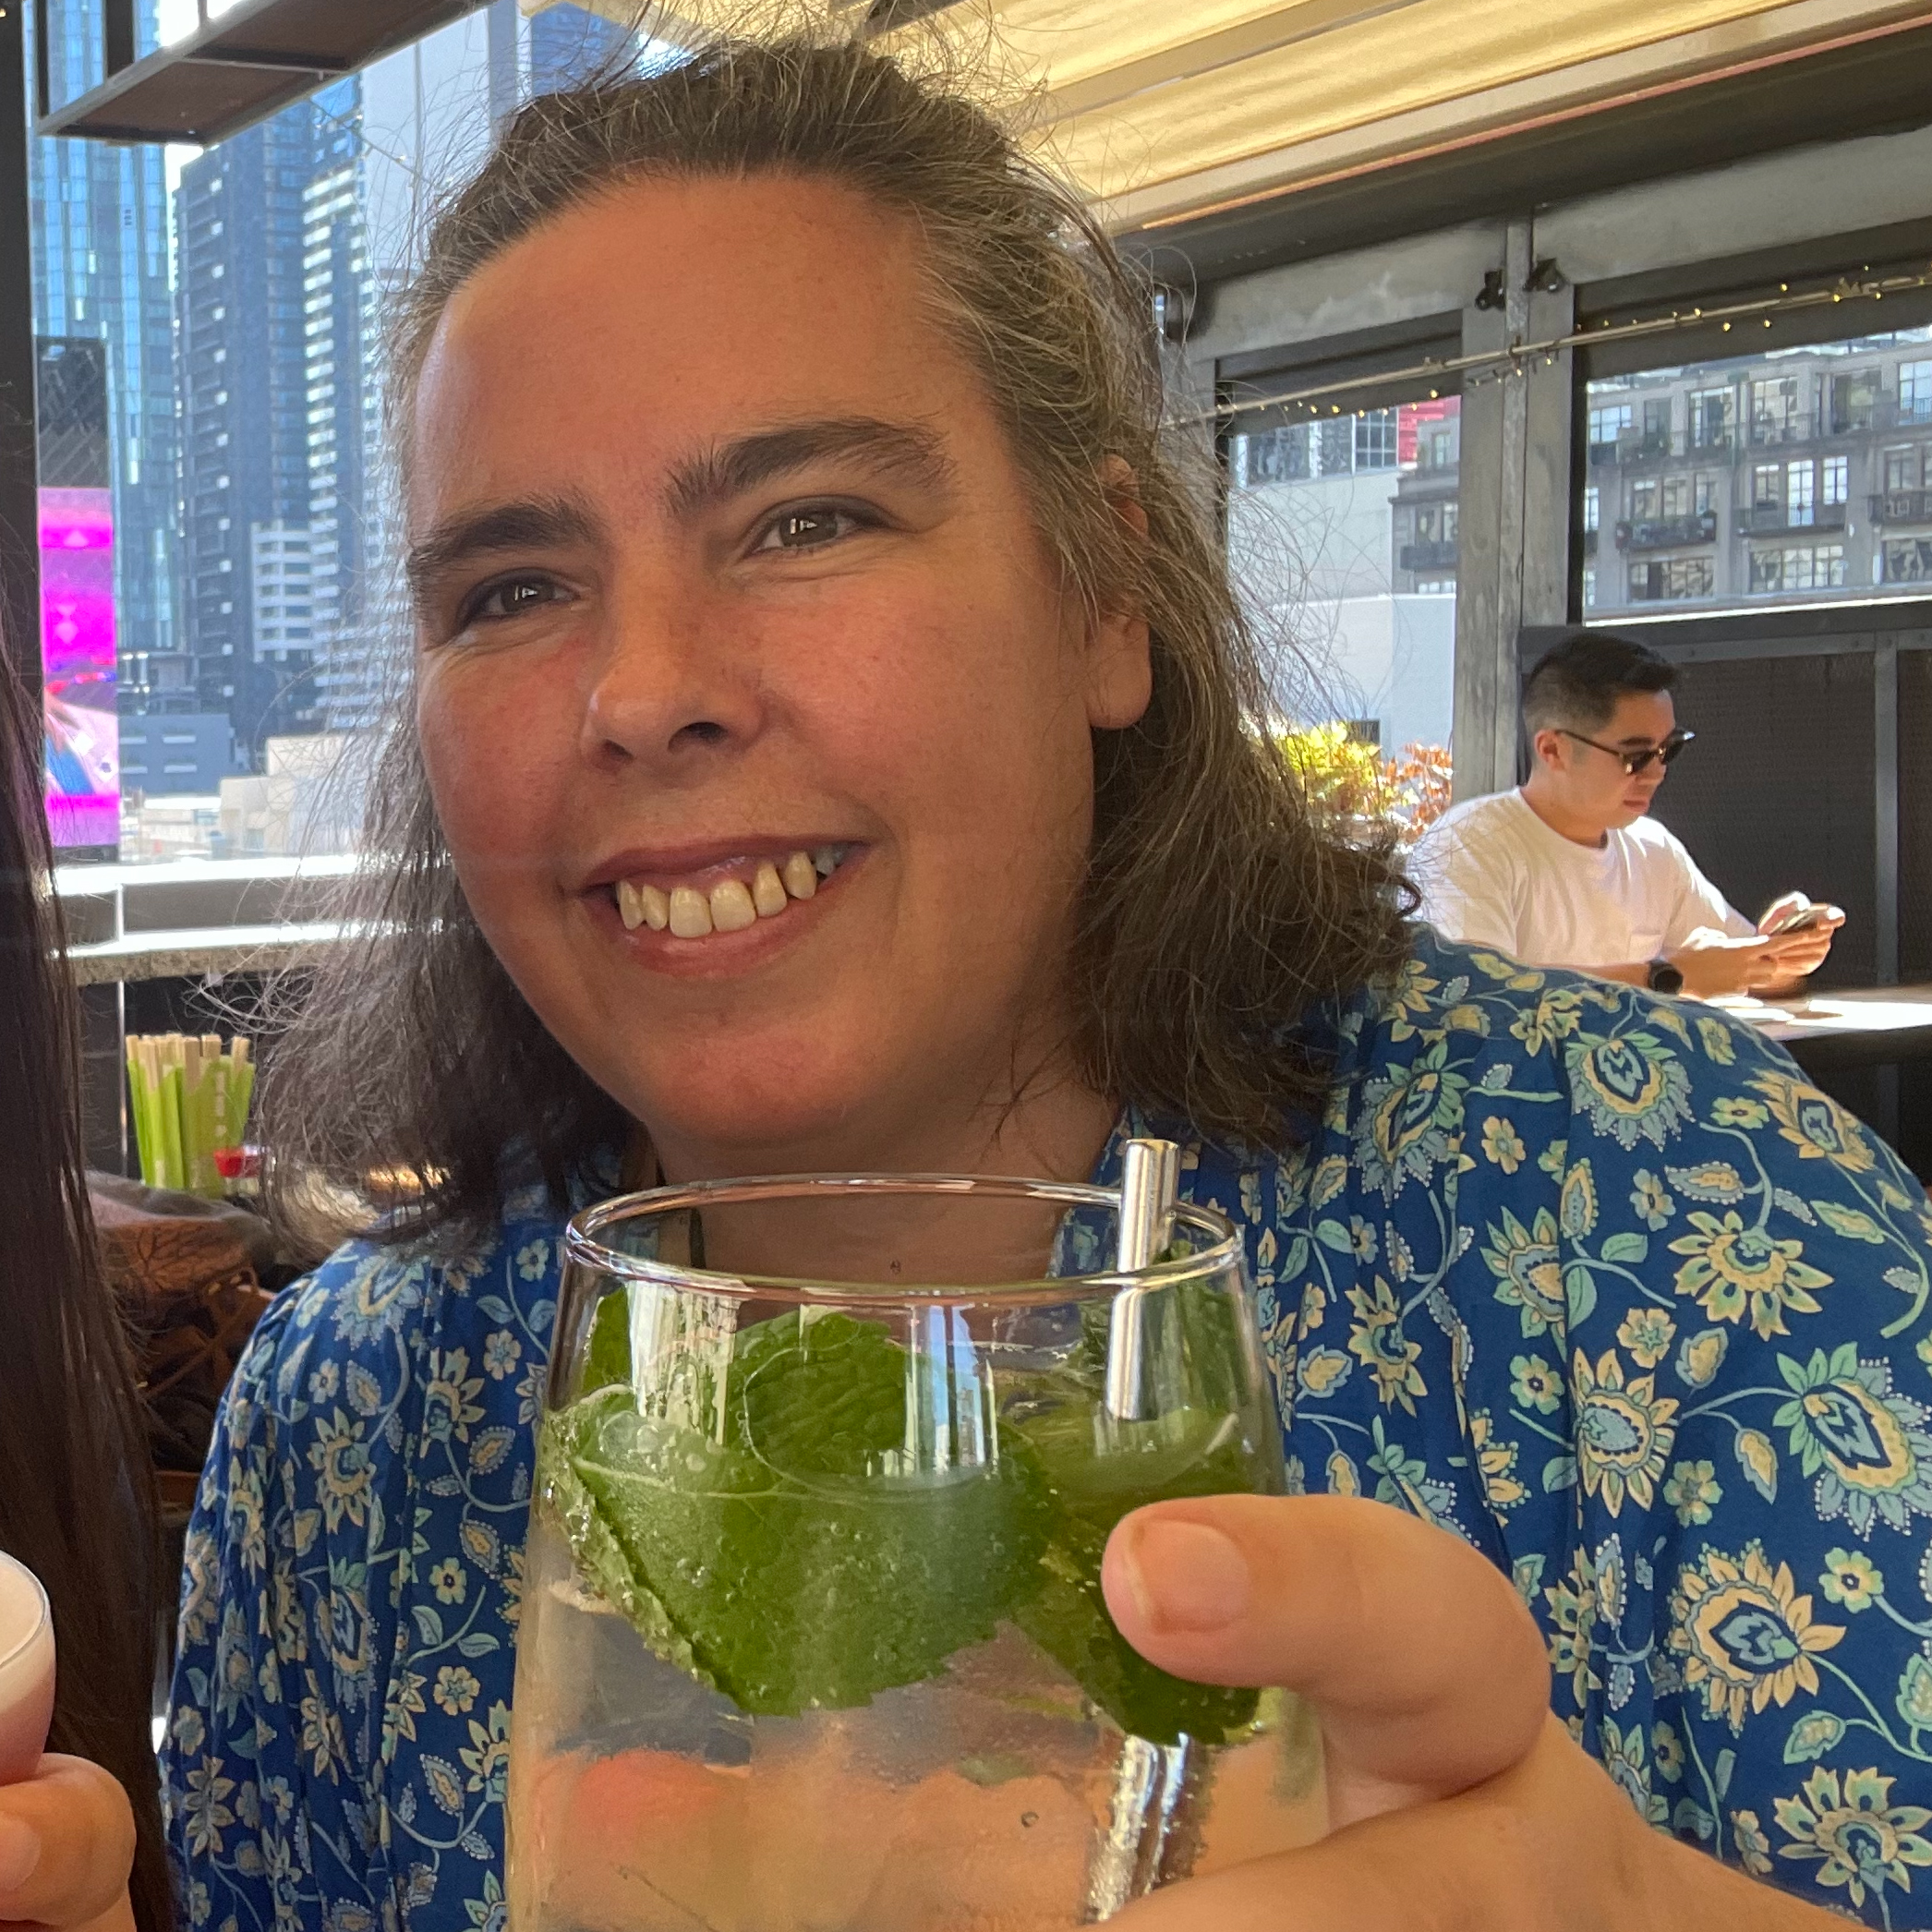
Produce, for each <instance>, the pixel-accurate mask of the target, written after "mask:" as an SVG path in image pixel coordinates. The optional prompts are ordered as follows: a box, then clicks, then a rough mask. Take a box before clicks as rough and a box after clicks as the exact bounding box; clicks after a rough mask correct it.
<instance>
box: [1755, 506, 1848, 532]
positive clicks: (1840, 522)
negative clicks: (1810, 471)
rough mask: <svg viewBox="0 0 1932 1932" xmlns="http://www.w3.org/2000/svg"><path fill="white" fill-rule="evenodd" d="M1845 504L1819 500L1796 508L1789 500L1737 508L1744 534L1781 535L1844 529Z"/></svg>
mask: <svg viewBox="0 0 1932 1932" xmlns="http://www.w3.org/2000/svg"><path fill="white" fill-rule="evenodd" d="M1844 526H1845V506H1844V505H1843V504H1842V503H1815V504H1812V505H1810V506H1809V507H1808V508H1800V509H1795V510H1794V509H1793V508H1792V507H1791V505H1790V504H1788V503H1741V504H1739V505H1738V511H1737V530H1738V535H1739V536H1740V537H1781V536H1784V535H1785V534H1786V533H1787V532H1802V531H1807V530H1842V529H1843V528H1844Z"/></svg>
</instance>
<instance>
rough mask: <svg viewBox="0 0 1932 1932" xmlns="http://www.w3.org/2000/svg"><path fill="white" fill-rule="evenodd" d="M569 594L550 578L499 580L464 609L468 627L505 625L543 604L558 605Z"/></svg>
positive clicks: (484, 589) (507, 578)
mask: <svg viewBox="0 0 1932 1932" xmlns="http://www.w3.org/2000/svg"><path fill="white" fill-rule="evenodd" d="M564 595H565V593H564V590H563V587H562V586H561V585H559V584H554V583H552V582H551V581H550V579H549V578H548V577H499V578H498V579H497V581H496V582H495V583H494V584H486V585H484V586H483V587H482V588H481V589H480V590H478V591H477V592H476V593H475V594H474V595H473V596H472V597H471V598H469V600H468V601H467V602H466V603H465V605H464V607H463V619H462V621H463V622H465V624H471V623H476V622H484V623H490V622H501V620H502V619H504V618H506V617H521V616H522V615H523V614H524V613H525V611H528V610H536V609H537V607H538V606H539V605H542V604H554V603H557V602H559V601H561V598H563V596H564Z"/></svg>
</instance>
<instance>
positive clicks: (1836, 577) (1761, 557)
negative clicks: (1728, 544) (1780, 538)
mask: <svg viewBox="0 0 1932 1932" xmlns="http://www.w3.org/2000/svg"><path fill="white" fill-rule="evenodd" d="M1844 587H1845V547H1844V545H1843V544H1841V543H1820V544H1805V545H1794V546H1791V547H1788V548H1785V549H1754V550H1753V551H1752V552H1751V589H1752V591H1753V593H1754V594H1755V595H1757V596H1760V597H1762V596H1768V595H1771V594H1774V593H1780V592H1786V591H1801V590H1842V589H1843V588H1844Z"/></svg>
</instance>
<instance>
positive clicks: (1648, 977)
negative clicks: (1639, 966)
mask: <svg viewBox="0 0 1932 1932" xmlns="http://www.w3.org/2000/svg"><path fill="white" fill-rule="evenodd" d="M1644 984H1646V985H1647V986H1648V987H1649V989H1650V990H1651V992H1653V993H1682V992H1683V991H1684V975H1683V974H1682V973H1681V972H1678V970H1677V969H1676V968H1675V967H1674V966H1672V964H1671V962H1670V961H1669V960H1667V959H1665V958H1664V957H1663V956H1662V955H1661V954H1659V956H1658V957H1657V958H1656V959H1654V960H1651V961H1650V964H1649V966H1648V969H1647V970H1646V972H1645V974H1644Z"/></svg>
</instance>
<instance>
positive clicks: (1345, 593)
mask: <svg viewBox="0 0 1932 1932" xmlns="http://www.w3.org/2000/svg"><path fill="white" fill-rule="evenodd" d="M1235 400H1236V402H1237V404H1239V403H1240V402H1242V401H1243V400H1245V398H1244V397H1243V396H1242V395H1241V394H1239V393H1237V395H1236V397H1235ZM1257 400H1258V401H1259V400H1262V398H1260V397H1258V398H1257ZM1298 406H1302V407H1303V408H1304V409H1305V405H1294V404H1292V403H1291V402H1290V403H1286V404H1284V405H1279V408H1280V414H1279V415H1278V416H1277V415H1276V414H1275V408H1274V406H1271V407H1270V408H1268V409H1265V410H1263V409H1259V408H1258V409H1255V410H1253V411H1252V413H1251V414H1250V415H1248V416H1247V417H1245V418H1244V417H1241V416H1239V415H1238V416H1237V417H1236V419H1235V420H1236V423H1237V425H1238V428H1237V429H1236V431H1235V433H1233V434H1232V435H1230V436H1229V437H1228V439H1227V445H1226V456H1227V482H1228V489H1227V507H1226V530H1227V547H1228V554H1229V560H1230V561H1231V562H1232V563H1233V565H1234V567H1235V574H1236V579H1237V582H1238V584H1239V585H1240V586H1241V587H1242V590H1243V592H1244V595H1245V597H1246V598H1247V601H1248V604H1249V609H1250V617H1251V618H1252V620H1253V622H1254V624H1255V627H1256V630H1257V632H1258V634H1259V635H1260V636H1261V638H1262V643H1263V646H1264V648H1271V647H1272V648H1273V649H1274V651H1275V652H1276V653H1278V656H1277V658H1276V662H1277V664H1278V670H1277V671H1276V672H1275V673H1274V701H1275V703H1276V704H1277V706H1279V709H1280V713H1281V723H1282V726H1283V728H1284V729H1286V728H1289V727H1291V726H1294V727H1301V726H1307V727H1317V726H1319V727H1324V728H1326V729H1328V730H1329V731H1331V732H1332V733H1339V734H1342V735H1344V736H1346V735H1347V734H1348V732H1349V731H1351V730H1355V728H1358V727H1360V726H1361V725H1362V724H1363V723H1364V722H1365V721H1366V720H1370V719H1372V720H1374V721H1375V723H1376V726H1377V728H1378V730H1379V731H1380V739H1379V743H1380V747H1381V749H1382V751H1383V755H1385V756H1388V757H1391V758H1400V757H1401V756H1402V755H1403V754H1404V752H1405V750H1406V749H1407V747H1408V746H1410V745H1417V744H1420V745H1425V746H1429V747H1431V750H1432V755H1433V756H1434V757H1436V758H1437V759H1442V758H1445V757H1446V751H1445V749H1443V748H1445V747H1446V746H1447V745H1448V743H1449V718H1450V707H1451V704H1452V701H1453V694H1454V687H1455V594H1456V566H1457V561H1458V554H1459V552H1458V537H1459V523H1460V513H1461V504H1460V501H1459V499H1458V488H1459V474H1458V471H1457V468H1456V463H1455V453H1456V452H1457V451H1458V450H1459V447H1460V441H1459V438H1460V428H1461V414H1462V405H1461V401H1460V399H1459V398H1458V397H1455V396H1425V397H1419V398H1417V399H1416V400H1414V401H1412V402H1396V403H1395V404H1393V405H1383V406H1381V407H1377V408H1373V409H1363V410H1357V411H1352V412H1351V411H1335V412H1334V413H1332V414H1331V413H1326V410H1327V405H1325V404H1324V405H1322V408H1323V411H1324V413H1323V414H1322V415H1320V416H1315V415H1313V414H1312V412H1306V413H1304V414H1303V417H1302V419H1301V420H1300V421H1296V420H1294V419H1293V414H1294V411H1295V410H1296V408H1297V407H1298ZM1270 417H1274V420H1270ZM1284 417H1286V420H1284V419H1283V418H1284ZM1310 672H1311V673H1312V675H1310ZM1310 693H1313V694H1317V695H1316V696H1315V697H1314V698H1313V699H1312V700H1311V699H1310ZM1311 704H1312V706H1313V708H1312V711H1311V710H1310V705H1311ZM1356 735H1357V737H1358V742H1359V741H1360V737H1361V734H1360V732H1359V731H1356Z"/></svg>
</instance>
